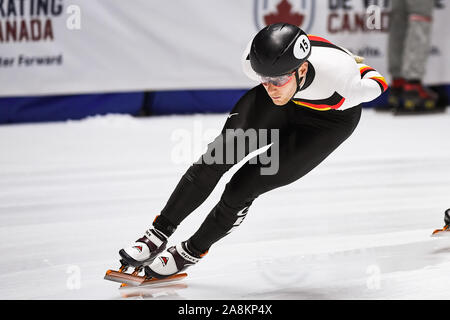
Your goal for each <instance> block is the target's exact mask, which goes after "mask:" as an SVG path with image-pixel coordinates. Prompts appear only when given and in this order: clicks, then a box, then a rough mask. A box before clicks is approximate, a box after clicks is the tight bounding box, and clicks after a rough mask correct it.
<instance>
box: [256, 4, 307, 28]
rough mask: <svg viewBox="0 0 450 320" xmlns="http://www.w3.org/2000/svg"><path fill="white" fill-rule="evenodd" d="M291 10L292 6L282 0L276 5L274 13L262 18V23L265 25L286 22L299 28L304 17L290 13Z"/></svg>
mask: <svg viewBox="0 0 450 320" xmlns="http://www.w3.org/2000/svg"><path fill="white" fill-rule="evenodd" d="M291 9H292V5H291V4H290V3H289V1H287V0H282V1H281V2H280V3H279V4H278V5H277V12H276V13H270V14H267V15H265V16H264V22H265V23H266V25H269V24H273V23H278V22H286V23H290V24H293V25H295V26H298V27H299V26H301V25H302V23H303V19H304V17H305V16H304V15H303V14H299V13H292V12H291Z"/></svg>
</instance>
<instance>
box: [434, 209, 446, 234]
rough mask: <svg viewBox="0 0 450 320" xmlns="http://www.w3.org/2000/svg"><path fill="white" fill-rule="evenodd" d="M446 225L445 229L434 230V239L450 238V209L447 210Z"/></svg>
mask: <svg viewBox="0 0 450 320" xmlns="http://www.w3.org/2000/svg"><path fill="white" fill-rule="evenodd" d="M444 223H445V226H444V228H442V229H436V230H434V231H433V233H432V234H431V236H432V237H450V209H447V210H445V216H444Z"/></svg>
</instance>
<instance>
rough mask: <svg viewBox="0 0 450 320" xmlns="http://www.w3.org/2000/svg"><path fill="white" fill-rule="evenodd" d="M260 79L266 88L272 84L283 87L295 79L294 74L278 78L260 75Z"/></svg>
mask: <svg viewBox="0 0 450 320" xmlns="http://www.w3.org/2000/svg"><path fill="white" fill-rule="evenodd" d="M258 77H259V81H260V82H261V83H262V84H263V85H265V86H267V85H269V83H270V84H273V85H274V86H276V87H282V86H284V85H286V84H287V83H288V82H289V81H291V79H292V78H293V77H294V72H291V73H288V74H283V75H281V76H277V77H266V76H263V75H258Z"/></svg>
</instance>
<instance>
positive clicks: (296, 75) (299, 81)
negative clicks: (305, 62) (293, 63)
mask: <svg viewBox="0 0 450 320" xmlns="http://www.w3.org/2000/svg"><path fill="white" fill-rule="evenodd" d="M304 77H305V76H303V77H301V78H300V76H299V74H298V69H295V81H296V82H297V90H295V92H294V94H293V95H292V97H291V99H292V98H294V96H295V95H296V94H297V92H299V91H300V85H301V83H302V80H303V78H304ZM291 99H289V100H291Z"/></svg>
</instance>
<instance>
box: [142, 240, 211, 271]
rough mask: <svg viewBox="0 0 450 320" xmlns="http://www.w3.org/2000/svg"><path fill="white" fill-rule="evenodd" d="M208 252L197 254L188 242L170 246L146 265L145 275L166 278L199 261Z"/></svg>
mask: <svg viewBox="0 0 450 320" xmlns="http://www.w3.org/2000/svg"><path fill="white" fill-rule="evenodd" d="M205 254H206V252H205V253H204V254H203V255H201V256H196V255H194V253H192V251H191V250H189V248H188V246H187V242H182V243H180V244H178V245H176V246H173V247H170V248H169V249H167V250H165V251H164V252H162V253H161V254H159V255H158V256H157V257H156V258H155V259H154V260H153V262H152V264H150V265H149V266H146V267H145V269H144V270H145V275H146V276H147V277H148V278H157V279H165V278H167V277H173V276H175V275H177V274H178V273H179V272H181V271H183V270H185V269H186V268H188V267H190V266H192V265H194V264H196V263H198V262H199V261H200V260H201V258H202V257H203V256H204V255H205Z"/></svg>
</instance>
